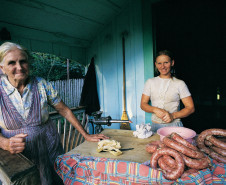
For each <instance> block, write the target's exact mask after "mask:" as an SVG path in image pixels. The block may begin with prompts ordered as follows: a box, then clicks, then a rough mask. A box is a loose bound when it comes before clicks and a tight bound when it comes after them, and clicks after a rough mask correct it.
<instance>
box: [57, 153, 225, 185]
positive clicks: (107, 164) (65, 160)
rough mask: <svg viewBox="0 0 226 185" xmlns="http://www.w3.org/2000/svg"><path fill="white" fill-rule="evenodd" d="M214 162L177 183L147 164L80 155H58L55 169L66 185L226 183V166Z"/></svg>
mask: <svg viewBox="0 0 226 185" xmlns="http://www.w3.org/2000/svg"><path fill="white" fill-rule="evenodd" d="M211 163H212V166H211V168H208V169H204V170H200V171H199V172H198V173H194V174H191V175H189V176H187V177H185V178H183V179H181V178H179V179H177V180H176V181H169V180H167V179H165V178H164V177H163V175H162V172H161V171H159V170H156V169H153V168H150V167H149V166H148V161H147V162H146V163H143V164H141V163H137V162H130V161H122V160H117V159H109V158H100V157H82V156H80V155H79V154H72V155H61V156H59V157H58V158H57V159H56V162H55V170H56V172H57V173H58V175H59V176H60V177H61V178H62V179H63V181H64V184H66V185H67V184H73V185H84V184H87V185H97V184H101V185H122V184H125V185H138V184H142V185H148V184H189V185H193V184H226V164H223V163H217V162H216V161H215V160H211Z"/></svg>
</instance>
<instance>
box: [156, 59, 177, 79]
mask: <svg viewBox="0 0 226 185" xmlns="http://www.w3.org/2000/svg"><path fill="white" fill-rule="evenodd" d="M173 65H174V61H171V59H170V57H169V56H167V55H160V56H158V57H157V58H156V61H155V66H156V68H157V69H158V71H159V73H160V76H161V75H163V76H170V75H171V73H170V70H171V66H173Z"/></svg>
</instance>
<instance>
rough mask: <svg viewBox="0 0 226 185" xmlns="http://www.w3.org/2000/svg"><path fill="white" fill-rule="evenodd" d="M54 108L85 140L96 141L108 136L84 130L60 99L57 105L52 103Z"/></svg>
mask: <svg viewBox="0 0 226 185" xmlns="http://www.w3.org/2000/svg"><path fill="white" fill-rule="evenodd" d="M54 108H55V109H56V110H57V111H58V112H59V114H60V115H61V116H63V117H64V118H66V119H67V121H69V122H70V123H71V124H72V125H73V126H74V127H75V128H76V129H77V130H78V132H80V133H81V134H82V135H83V137H84V138H85V139H86V140H87V141H94V142H98V141H99V140H100V139H108V137H106V136H104V135H103V134H93V135H90V134H88V133H87V132H86V131H85V130H84V128H83V127H82V125H81V124H80V122H79V121H78V119H77V118H76V117H75V115H74V114H73V112H72V111H71V110H70V109H69V107H68V106H66V105H65V104H64V102H63V101H61V102H60V103H58V104H57V105H54Z"/></svg>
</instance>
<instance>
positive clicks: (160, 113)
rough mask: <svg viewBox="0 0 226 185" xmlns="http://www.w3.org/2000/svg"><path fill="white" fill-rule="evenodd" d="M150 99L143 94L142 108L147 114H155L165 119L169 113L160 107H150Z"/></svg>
mask: <svg viewBox="0 0 226 185" xmlns="http://www.w3.org/2000/svg"><path fill="white" fill-rule="evenodd" d="M149 101H150V97H149V96H147V95H145V94H142V97H141V103H140V108H141V109H142V110H143V111H145V112H150V113H155V114H156V116H157V117H159V118H161V119H162V118H163V117H164V116H165V115H166V114H167V113H168V112H167V111H165V110H164V109H160V108H158V107H153V106H151V105H149V104H148V103H149Z"/></svg>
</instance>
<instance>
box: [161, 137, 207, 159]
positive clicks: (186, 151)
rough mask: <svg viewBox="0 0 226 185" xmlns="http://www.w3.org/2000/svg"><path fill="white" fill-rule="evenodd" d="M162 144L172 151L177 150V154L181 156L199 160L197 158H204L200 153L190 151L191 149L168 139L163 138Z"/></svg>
mask: <svg viewBox="0 0 226 185" xmlns="http://www.w3.org/2000/svg"><path fill="white" fill-rule="evenodd" d="M163 143H164V144H165V145H166V146H168V147H170V148H173V149H175V150H177V151H178V152H181V153H182V154H184V155H187V156H189V157H192V158H197V159H199V158H203V157H204V156H205V155H204V154H203V153H202V152H201V151H198V150H192V149H191V148H188V147H186V146H184V145H183V144H181V143H178V142H177V141H174V140H172V139H170V138H168V137H164V138H163Z"/></svg>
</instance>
